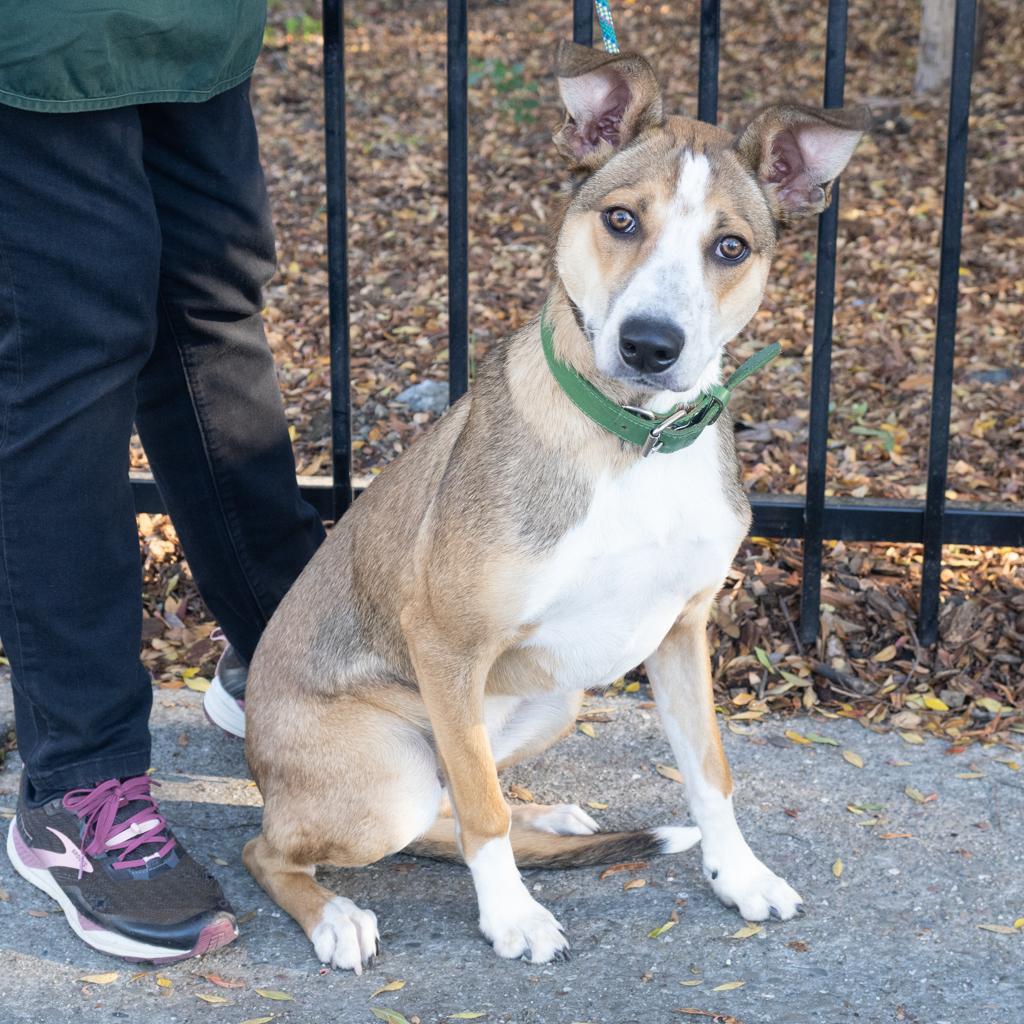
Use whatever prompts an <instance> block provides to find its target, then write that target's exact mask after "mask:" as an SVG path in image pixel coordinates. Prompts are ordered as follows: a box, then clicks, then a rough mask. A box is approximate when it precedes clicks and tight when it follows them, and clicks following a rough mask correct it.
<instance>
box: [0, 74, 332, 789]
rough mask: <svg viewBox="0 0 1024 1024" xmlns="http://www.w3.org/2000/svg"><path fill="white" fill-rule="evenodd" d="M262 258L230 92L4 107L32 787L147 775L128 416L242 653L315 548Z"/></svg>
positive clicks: (3, 198) (5, 253)
mask: <svg viewBox="0 0 1024 1024" xmlns="http://www.w3.org/2000/svg"><path fill="white" fill-rule="evenodd" d="M273 269H274V241H273V229H272V225H271V221H270V211H269V206H268V203H267V196H266V188H265V184H264V180H263V173H262V170H261V168H260V163H259V152H258V147H257V141H256V130H255V125H254V123H253V117H252V111H251V109H250V106H249V88H248V83H245V84H244V85H242V86H239V87H237V88H234V89H231V90H229V91H228V92H225V93H222V94H221V95H219V96H217V97H215V98H213V99H211V100H208V101H207V102H205V103H198V104H188V103H180V104H150V105H144V106H138V107H122V108H119V109H115V110H105V111H97V112H89V113H78V114H40V113H30V112H26V111H22V110H16V109H13V108H11V107H5V106H2V105H0V638H2V640H3V644H4V648H5V650H6V653H7V655H8V657H9V658H10V662H11V667H12V679H13V684H14V706H15V722H16V730H17V737H18V746H19V749H20V752H21V755H22V758H23V759H24V762H25V765H26V772H27V775H28V780H29V782H30V783H31V791H32V792H34V793H35V794H36V795H37V796H39V795H48V794H53V793H56V792H61V791H63V790H66V789H68V788H70V787H74V786H80V785H88V784H91V783H93V782H96V781H99V780H101V779H106V778H111V777H114V776H127V775H138V774H141V773H142V772H144V771H145V770H146V769H147V768H148V767H149V758H150V735H149V726H148V720H149V711H150V706H151V703H152V685H151V681H150V678H149V676H148V674H147V673H146V671H145V670H144V669H143V667H142V665H141V663H140V661H139V651H140V641H141V601H140V585H141V578H140V560H139V543H138V536H137V532H136V524H135V512H134V504H133V500H132V492H131V489H130V487H129V483H128V444H129V438H130V436H131V430H132V422H133V420H134V421H135V422H136V423H137V425H138V430H139V433H140V435H141V437H142V442H143V444H144V446H145V448H146V452H147V454H148V456H149V460H150V464H151V466H152V468H153V473H154V475H155V477H156V480H157V484H158V486H159V488H160V492H161V494H162V496H163V498H164V501H165V503H166V506H167V509H168V511H169V512H170V513H171V516H172V518H173V521H174V523H175V526H176V528H177V530H178V534H179V536H180V537H181V540H182V543H183V545H184V548H185V553H186V556H187V558H188V560H189V565H190V566H191V569H192V573H193V575H194V577H195V579H196V581H197V583H198V585H199V588H200V590H201V592H202V594H203V597H204V598H205V600H206V602H207V604H208V605H209V607H210V609H211V610H212V612H213V614H214V615H215V616H216V617H217V619H218V620H219V621H220V624H221V626H222V627H223V629H224V631H225V633H226V634H227V636H228V639H229V640H230V641H231V643H232V644H233V645H234V646H235V647H236V649H237V650H238V651H239V653H240V654H241V655H242V656H243V657H244V658H246V659H248V658H249V657H250V656H251V655H252V653H253V650H254V648H255V646H256V642H257V641H258V640H259V637H260V634H261V632H262V630H263V627H264V625H265V624H266V622H267V620H268V619H269V617H270V615H271V614H272V613H273V611H274V609H275V608H276V606H277V603H278V601H280V599H281V598H282V597H283V596H284V593H285V591H286V590H287V589H288V587H289V586H291V584H292V582H293V581H294V580H295V577H296V576H297V575H298V574H299V572H300V571H301V569H302V567H303V566H304V565H305V564H306V562H307V561H308V560H309V558H310V556H311V555H312V554H313V552H314V550H315V549H316V547H317V545H318V544H319V543H320V541H321V540H322V539H323V528H322V526H321V524H320V521H319V519H318V517H317V515H316V513H315V512H314V510H313V509H312V508H311V507H310V506H309V505H308V504H306V503H305V502H304V501H303V500H302V499H301V497H300V495H299V492H298V487H297V485H296V481H295V466H294V460H293V456H292V451H291V446H290V444H289V439H288V431H287V426H286V423H285V418H284V410H283V406H282V402H281V397H280V393H279V391H278V388H277V382H276V379H275V375H274V367H273V362H272V359H271V355H270V351H269V349H268V347H267V344H266V340H265V338H264V334H263V327H262V323H261V320H260V310H261V308H262V297H261V289H262V287H263V285H264V284H266V282H267V280H268V279H269V278H270V275H271V273H272V272H273Z"/></svg>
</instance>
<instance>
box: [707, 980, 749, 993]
mask: <svg viewBox="0 0 1024 1024" xmlns="http://www.w3.org/2000/svg"><path fill="white" fill-rule="evenodd" d="M744 985H746V982H745V981H727V982H726V983H725V984H724V985H716V986H715V987H714V988H713V989H712V990H711V991H712V992H731V991H732V990H733V989H734V988H743V986H744Z"/></svg>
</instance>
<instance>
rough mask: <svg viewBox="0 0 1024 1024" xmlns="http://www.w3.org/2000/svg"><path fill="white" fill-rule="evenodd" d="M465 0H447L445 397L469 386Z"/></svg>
mask: <svg viewBox="0 0 1024 1024" xmlns="http://www.w3.org/2000/svg"><path fill="white" fill-rule="evenodd" d="M467 16H468V12H467V0H448V396H449V401H452V402H454V401H455V400H456V399H457V398H459V397H460V396H462V395H464V394H465V393H466V391H467V390H468V388H469V207H468V196H467V194H468V191H469V163H468V155H467V146H468V136H469V129H468V121H469V53H468V45H469V40H468V26H467Z"/></svg>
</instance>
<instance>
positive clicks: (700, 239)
mask: <svg viewBox="0 0 1024 1024" xmlns="http://www.w3.org/2000/svg"><path fill="white" fill-rule="evenodd" d="M710 176H711V165H710V164H709V163H708V159H707V157H706V156H704V155H703V154H696V155H695V154H693V153H689V152H687V153H684V154H683V156H682V159H681V160H680V167H679V176H678V178H677V180H676V188H675V192H674V194H673V197H672V200H671V202H670V204H669V206H668V209H667V210H665V211H664V213H663V215H662V216H661V218H660V219H661V229H660V234H659V236H658V240H657V243H656V245H655V247H654V251H653V252H652V253H651V255H650V256H649V257H648V259H647V261H646V262H645V263H644V264H643V265H642V266H641V267H640V268H639V269H638V270H637V271H636V273H634V274H633V277H632V278H631V279H630V281H629V283H628V284H627V285H626V287H625V289H623V291H622V293H621V294H620V295H619V296H618V297H617V298H616V299H615V301H614V303H613V305H612V308H611V310H610V311H609V314H608V317H607V319H606V320H605V322H604V324H603V325H602V327H601V331H600V333H599V335H598V338H597V343H596V346H595V350H596V358H597V365H598V368H599V369H600V370H601V371H602V372H604V373H607V374H609V375H611V376H618V374H619V372H620V371H621V367H622V363H621V357H620V356H619V330H620V328H621V327H622V324H623V322H624V321H625V320H626V319H628V318H629V317H634V316H639V317H648V318H652V319H656V320H665V321H668V322H670V323H673V324H675V325H676V326H677V327H679V328H680V329H681V330H682V331H683V333H684V334H685V336H686V343H685V345H684V347H683V353H682V355H681V356H680V358H679V362H678V363H677V364H676V367H675V368H674V369H673V371H672V374H671V377H672V379H674V380H677V381H679V382H680V385H679V388H678V390H685V391H686V392H687V393H690V392H694V393H695V391H696V385H697V383H698V380H697V378H698V377H699V376H700V377H701V381H700V382H701V383H703V382H704V381H703V374H704V372H705V371H706V366H707V363H708V361H709V360H710V359H711V357H712V355H713V354H714V350H715V348H716V347H717V346H716V344H715V342H716V341H717V339H714V338H712V333H713V332H712V314H713V312H714V308H715V304H714V296H713V295H712V294H711V291H710V289H709V287H708V284H707V282H706V280H705V274H704V260H705V253H704V240H705V238H706V236H707V234H708V232H709V230H710V228H711V223H712V218H713V213H712V211H711V209H710V208H709V207H708V206H707V203H706V198H707V189H708V182H709V179H710ZM678 400H679V399H678V397H677V398H676V401H678Z"/></svg>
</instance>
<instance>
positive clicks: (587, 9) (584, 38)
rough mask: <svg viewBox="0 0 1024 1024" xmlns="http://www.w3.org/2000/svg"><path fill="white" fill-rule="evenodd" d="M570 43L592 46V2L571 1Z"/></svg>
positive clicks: (585, 0)
mask: <svg viewBox="0 0 1024 1024" xmlns="http://www.w3.org/2000/svg"><path fill="white" fill-rule="evenodd" d="M572 41H573V42H574V43H579V45H580V46H593V45H594V0H572Z"/></svg>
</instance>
